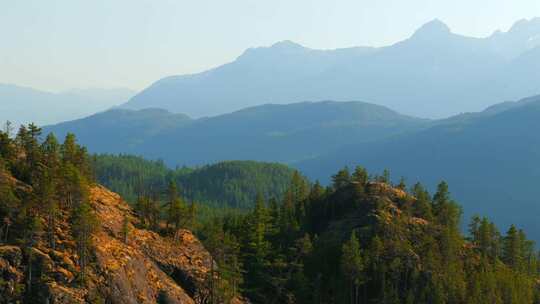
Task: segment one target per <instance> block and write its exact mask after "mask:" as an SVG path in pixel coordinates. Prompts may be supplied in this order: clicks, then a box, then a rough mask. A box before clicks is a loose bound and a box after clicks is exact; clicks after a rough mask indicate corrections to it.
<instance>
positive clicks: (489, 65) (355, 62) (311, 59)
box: [123, 18, 540, 118]
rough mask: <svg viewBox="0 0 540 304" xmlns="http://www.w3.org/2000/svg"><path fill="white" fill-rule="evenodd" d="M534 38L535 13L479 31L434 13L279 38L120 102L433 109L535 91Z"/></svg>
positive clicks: (538, 26) (539, 25) (186, 107)
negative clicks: (340, 32) (389, 37)
mask: <svg viewBox="0 0 540 304" xmlns="http://www.w3.org/2000/svg"><path fill="white" fill-rule="evenodd" d="M539 46H540V18H536V19H532V20H521V21H519V22H517V23H515V24H514V26H513V27H512V28H511V29H510V30H509V31H507V32H501V31H497V32H495V33H493V34H492V35H490V36H489V37H486V38H472V37H466V36H462V35H458V34H455V33H453V32H452V31H451V30H450V29H449V28H448V26H446V25H445V24H444V23H443V22H441V21H439V20H434V21H432V22H429V23H427V24H425V25H424V26H422V27H421V28H420V29H418V30H417V31H416V32H415V33H414V34H413V35H412V36H411V37H410V38H408V39H406V40H404V41H401V42H398V43H396V44H393V45H390V46H386V47H378V48H374V47H353V48H346V49H336V50H316V49H310V48H306V47H303V46H301V45H299V44H296V43H294V42H291V41H283V42H279V43H276V44H274V45H272V46H271V47H259V48H252V49H248V50H246V51H245V52H244V53H243V54H242V55H240V56H239V57H238V58H237V59H236V60H234V61H233V62H231V63H227V64H224V65H222V66H219V67H216V68H213V69H210V70H207V71H204V72H202V73H197V74H190V75H179V76H171V77H166V78H163V79H161V80H158V81H157V82H155V83H154V84H152V85H151V86H150V87H148V88H147V89H145V90H143V91H142V92H140V93H139V94H137V95H135V96H134V97H132V98H131V99H130V100H129V101H128V102H127V103H126V104H125V105H123V107H125V108H128V109H145V108H163V109H167V110H169V111H171V112H173V113H185V114H188V115H190V116H192V117H204V116H215V115H219V114H224V113H229V112H232V111H236V110H240V109H243V108H246V107H250V106H256V105H260V104H264V103H278V104H284V103H285V104H286V103H291V102H296V101H301V100H306V101H308V100H366V101H369V102H373V103H376V104H379V105H384V106H387V107H390V108H392V109H394V110H397V111H399V112H400V113H404V114H407V115H414V116H418V117H426V118H442V117H448V116H451V115H455V114H459V113H462V112H471V111H480V110H482V109H484V108H486V107H488V106H490V105H492V104H494V103H498V102H503V101H506V100H516V99H518V98H521V97H523V96H531V95H535V94H539V93H540V83H538V82H535V81H533V79H538V78H539V76H540V47H539Z"/></svg>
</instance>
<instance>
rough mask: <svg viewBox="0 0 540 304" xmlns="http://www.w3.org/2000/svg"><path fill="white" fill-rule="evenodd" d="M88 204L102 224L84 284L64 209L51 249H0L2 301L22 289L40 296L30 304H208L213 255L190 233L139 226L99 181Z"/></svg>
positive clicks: (11, 298) (15, 297) (125, 206)
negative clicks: (172, 233)
mask: <svg viewBox="0 0 540 304" xmlns="http://www.w3.org/2000/svg"><path fill="white" fill-rule="evenodd" d="M12 182H15V181H12ZM90 201H91V206H92V208H93V210H94V212H95V214H96V216H97V218H98V219H99V223H100V224H99V228H98V230H97V232H96V233H94V234H93V236H92V240H93V248H92V249H93V250H92V252H93V259H92V263H91V265H90V266H89V267H87V268H89V269H87V270H86V274H87V275H86V280H85V283H84V284H80V283H79V282H78V280H77V276H78V274H79V273H80V268H79V266H78V263H77V259H78V257H77V253H76V252H77V250H76V243H75V241H74V240H73V239H72V237H71V233H70V230H71V227H70V224H69V221H68V214H67V213H65V212H64V213H62V215H61V221H59V223H58V224H57V229H56V231H55V246H54V248H51V247H50V246H49V244H48V242H45V241H44V240H42V241H38V242H37V244H36V245H35V246H33V247H31V248H30V249H28V248H27V249H23V248H21V247H18V246H11V245H3V246H0V303H13V302H16V301H17V300H20V299H21V295H22V294H23V293H24V292H23V290H24V288H26V287H27V286H29V287H30V288H33V289H34V290H33V293H34V294H37V295H38V297H37V298H35V299H32V303H113V304H114V303H118V304H124V303H133V304H137V303H152V304H154V303H178V304H180V303H186V304H191V303H193V304H195V303H205V301H206V299H207V298H208V296H209V289H208V287H207V285H206V283H205V282H206V281H207V278H208V277H209V275H210V269H211V266H212V264H211V263H213V260H212V258H211V256H210V254H209V253H208V251H207V250H206V249H205V248H204V246H203V245H202V244H201V243H200V241H199V240H198V239H197V238H196V237H195V236H194V235H193V234H192V233H191V232H190V231H188V230H180V231H179V232H178V233H177V234H176V235H175V236H174V237H163V236H160V235H159V234H157V233H155V232H152V231H148V230H145V229H142V228H139V221H138V219H137V218H136V217H135V216H134V214H133V212H132V210H131V208H130V206H129V205H128V204H127V203H126V202H125V201H124V200H122V198H121V197H120V196H119V195H118V194H116V193H113V192H111V191H109V190H107V189H106V188H104V187H101V186H94V187H92V188H91V189H90ZM126 219H127V220H126ZM44 223H45V222H44ZM126 228H127V229H126ZM126 231H127V233H126ZM36 278H39V279H36ZM28 282H32V283H31V284H29V283H28ZM234 303H242V302H241V301H239V300H238V299H236V300H235V301H234Z"/></svg>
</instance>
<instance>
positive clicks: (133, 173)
mask: <svg viewBox="0 0 540 304" xmlns="http://www.w3.org/2000/svg"><path fill="white" fill-rule="evenodd" d="M93 168H94V172H95V175H96V178H97V180H98V181H99V182H100V183H101V184H103V185H105V186H107V187H108V188H110V189H112V190H113V191H115V192H118V193H120V194H121V195H122V197H124V198H125V199H126V200H128V201H129V202H132V203H134V202H136V201H137V196H138V194H139V193H140V192H141V189H142V191H144V190H145V189H152V188H154V189H155V188H158V189H166V188H167V187H168V185H169V182H170V181H171V180H174V181H176V183H177V184H178V187H179V189H180V192H181V194H182V196H183V197H185V198H186V199H187V200H189V201H196V202H198V203H202V204H204V205H206V206H208V205H211V206H216V207H222V208H224V207H232V208H243V209H246V208H248V207H252V205H253V202H255V200H256V197H257V195H258V194H262V195H263V196H264V197H265V198H271V197H275V198H281V197H282V196H283V194H284V193H285V191H286V190H287V187H288V185H289V182H290V181H291V179H292V177H293V175H294V173H295V170H294V169H292V168H290V167H287V166H285V165H282V164H276V163H259V162H252V161H227V162H220V163H216V164H211V165H207V166H203V167H200V168H186V167H182V168H177V169H174V170H173V169H169V168H168V167H166V166H165V165H164V164H163V162H160V161H149V160H145V159H144V158H141V157H135V156H129V155H119V156H115V155H97V156H96V157H95V158H94V161H93Z"/></svg>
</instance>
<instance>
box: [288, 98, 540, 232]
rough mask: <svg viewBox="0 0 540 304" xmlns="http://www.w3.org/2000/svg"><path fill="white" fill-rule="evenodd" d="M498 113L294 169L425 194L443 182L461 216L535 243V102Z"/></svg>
mask: <svg viewBox="0 0 540 304" xmlns="http://www.w3.org/2000/svg"><path fill="white" fill-rule="evenodd" d="M501 107H503V108H504V109H499V110H500V111H498V110H496V109H488V110H487V111H486V112H485V113H483V114H478V115H473V116H468V117H461V118H456V119H450V120H448V121H446V122H440V124H438V125H437V126H434V127H432V128H429V129H427V130H423V131H419V132H415V133H412V134H407V135H405V136H401V137H398V138H393V139H392V140H386V141H380V142H377V143H372V144H370V145H364V144H356V145H350V146H347V147H345V148H343V149H341V150H340V151H338V152H334V153H330V154H328V155H325V156H323V157H320V158H316V159H314V160H310V161H306V162H302V163H299V164H297V167H298V168H300V169H301V170H302V171H303V172H304V173H305V174H307V175H308V176H310V177H313V178H323V177H324V176H328V174H329V173H330V172H333V171H335V170H336V168H339V167H342V166H345V165H355V164H361V165H363V166H366V167H367V168H369V169H370V170H372V171H374V172H382V170H383V169H384V168H389V169H391V171H392V173H393V176H394V177H395V178H398V177H400V176H404V177H406V178H407V180H408V181H409V182H411V183H413V182H416V181H418V180H422V181H425V182H426V183H427V184H428V185H429V186H430V188H431V189H433V188H434V186H435V185H436V183H437V182H438V181H440V180H446V181H448V182H449V183H450V184H451V185H452V186H453V191H454V195H455V197H456V198H457V199H458V200H459V201H461V202H462V203H463V206H464V210H465V212H466V215H467V216H470V215H472V214H473V213H480V214H486V215H489V216H490V217H491V218H493V219H494V220H495V222H497V223H498V224H499V225H507V224H509V223H511V222H518V221H519V223H520V224H522V225H523V227H525V228H526V229H527V230H529V231H531V233H532V234H533V236H534V238H535V239H536V240H539V239H540V234H538V233H537V232H535V231H539V229H540V225H539V224H538V221H537V219H536V214H538V212H540V206H539V205H538V201H537V200H536V198H538V197H539V196H540V190H539V188H538V187H537V185H536V183H537V181H538V180H539V178H540V167H538V166H537V164H539V163H540V136H539V134H538V133H537V132H535V131H534V130H539V129H540V119H539V118H540V97H535V98H529V99H526V100H523V101H522V102H519V103H514V104H504V105H501ZM525 210H527V211H525Z"/></svg>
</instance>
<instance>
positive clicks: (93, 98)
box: [0, 84, 135, 126]
mask: <svg viewBox="0 0 540 304" xmlns="http://www.w3.org/2000/svg"><path fill="white" fill-rule="evenodd" d="M134 94H135V92H133V91H131V90H128V89H73V90H69V91H66V92H61V93H50V92H44V91H39V90H35V89H32V88H26V87H20V86H15V85H9V84H0V122H1V123H2V124H3V123H4V122H5V121H7V120H11V121H12V122H13V123H14V125H15V126H18V125H19V124H27V123H30V122H35V123H36V124H39V125H44V124H53V123H59V122H61V121H66V120H73V119H77V118H82V117H85V116H88V115H91V114H93V113H96V112H101V111H104V110H107V109H109V108H111V107H113V106H117V105H119V104H122V103H123V102H125V101H127V100H128V99H129V98H130V97H131V96H133V95H134ZM30 109H31V110H30Z"/></svg>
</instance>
